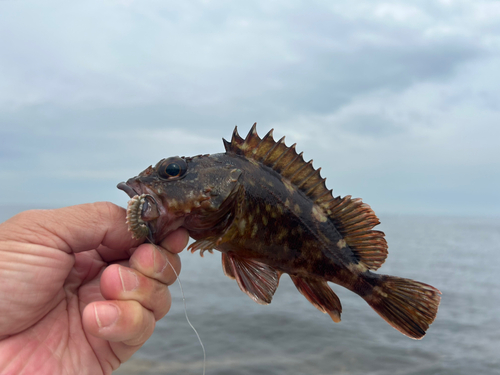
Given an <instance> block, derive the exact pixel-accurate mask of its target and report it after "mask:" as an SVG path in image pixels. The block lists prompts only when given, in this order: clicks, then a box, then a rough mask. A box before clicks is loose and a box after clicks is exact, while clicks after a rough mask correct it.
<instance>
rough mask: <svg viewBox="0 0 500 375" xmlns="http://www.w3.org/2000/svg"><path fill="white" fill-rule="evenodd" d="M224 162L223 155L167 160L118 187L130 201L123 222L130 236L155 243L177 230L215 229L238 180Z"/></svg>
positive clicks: (235, 169) (236, 170) (236, 169)
mask: <svg viewBox="0 0 500 375" xmlns="http://www.w3.org/2000/svg"><path fill="white" fill-rule="evenodd" d="M224 159H225V156H224V154H215V155H198V156H195V157H178V156H175V157H170V158H166V159H162V160H160V161H159V162H158V163H157V164H156V165H155V166H154V167H153V166H149V167H148V168H146V169H145V170H144V171H142V172H141V173H140V174H139V175H138V176H136V177H132V178H130V179H129V180H128V181H127V182H126V183H125V182H121V183H119V184H118V186H117V187H118V188H119V189H121V190H123V191H124V192H125V193H127V194H128V195H129V197H130V198H131V199H130V201H129V204H128V208H127V223H128V225H129V230H130V231H131V232H132V235H133V237H135V238H144V237H148V238H149V240H150V241H151V242H153V243H159V242H161V240H163V238H165V237H166V236H167V235H168V234H169V233H170V232H172V231H174V230H175V229H177V228H179V227H181V226H186V227H189V228H195V227H198V228H201V227H208V226H214V225H216V224H217V223H216V222H217V221H219V220H221V219H222V216H223V215H221V212H222V211H224V212H226V211H227V207H228V206H229V204H228V201H230V199H229V198H230V197H233V196H234V195H235V194H234V192H235V190H237V186H238V184H239V183H238V178H239V176H240V175H241V170H240V169H238V168H236V167H235V166H234V165H232V164H231V163H230V162H228V161H226V160H224Z"/></svg>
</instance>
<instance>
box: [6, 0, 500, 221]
mask: <svg viewBox="0 0 500 375" xmlns="http://www.w3.org/2000/svg"><path fill="white" fill-rule="evenodd" d="M27 4H28V5H29V6H27ZM499 21H500V7H499V6H498V4H497V3H496V2H492V1H486V0H476V1H465V0H462V1H440V2H435V1H427V0H422V1H415V2H412V3H411V4H410V3H401V2H393V1H373V0H370V1H368V0H360V1H356V2H352V1H347V0H344V1H335V2H330V1H328V2H327V1H324V2H322V1H314V2H302V1H276V2H266V1H257V2H251V3H248V2H247V3H228V2H224V1H184V2H173V1H140V2H139V1H113V2H100V1H93V0H92V1H86V2H81V3H67V2H63V1H59V0H58V1H47V2H44V3H43V4H42V3H36V2H33V1H25V2H23V3H22V4H21V3H18V2H0V34H1V35H5V36H8V37H5V38H1V39H0V50H1V51H2V53H1V54H0V147H1V150H0V159H1V160H2V162H3V163H2V167H1V169H0V173H2V175H3V176H6V177H8V179H9V184H8V186H7V187H6V189H7V190H8V191H7V192H6V194H5V196H8V198H4V199H9V201H11V200H12V199H14V198H13V197H16V198H15V199H17V200H22V201H26V200H27V199H28V200H29V199H31V200H32V201H37V202H42V201H43V202H45V203H47V204H53V202H62V201H63V200H64V203H61V204H65V203H68V202H75V201H78V202H81V201H83V200H84V199H85V200H96V199H108V198H109V197H110V196H109V195H106V194H107V193H106V194H104V193H103V191H108V190H107V189H108V188H109V187H110V186H111V188H112V189H114V186H113V184H115V183H116V182H118V181H117V180H122V179H126V178H128V177H131V176H133V175H135V174H137V173H138V172H140V171H141V170H143V169H144V168H145V167H147V166H148V165H149V164H154V163H156V161H158V160H159V159H160V158H162V157H166V156H171V155H193V154H199V153H212V152H221V151H222V150H223V147H222V143H221V140H220V139H221V137H225V138H226V139H227V138H229V137H230V135H231V132H232V129H233V127H234V125H239V129H240V133H241V134H244V133H246V132H247V130H248V129H249V128H250V126H251V124H252V123H253V122H254V121H257V122H258V130H259V133H262V134H265V133H266V132H267V131H268V130H269V129H270V128H271V127H275V128H276V132H275V134H276V136H277V137H278V138H279V137H281V136H282V135H287V142H290V143H293V142H298V146H297V147H298V149H300V150H304V151H305V155H306V157H314V160H315V166H322V167H323V174H324V175H326V176H328V177H329V180H328V181H329V184H331V186H332V187H335V189H336V191H338V192H339V193H340V194H350V193H351V192H352V193H353V194H355V195H361V196H366V193H365V192H366V191H368V192H369V193H368V194H369V198H371V196H373V197H374V198H375V199H377V198H376V197H377V196H379V197H382V198H380V199H381V205H382V206H384V207H389V204H388V202H390V201H391V199H392V198H391V189H392V195H393V196H395V195H398V194H399V196H401V197H402V198H401V201H400V202H407V203H404V206H403V207H404V209H406V210H408V211H411V210H415V209H416V208H418V209H423V210H426V209H428V210H429V212H431V211H432V210H434V209H435V205H436V199H438V198H433V199H432V204H430V203H429V204H427V205H426V204H423V203H422V202H420V201H418V202H416V201H412V199H414V197H415V196H418V194H417V193H416V192H420V193H421V194H422V196H426V197H430V196H432V197H435V196H438V197H441V200H442V201H443V202H445V203H443V206H442V207H440V208H439V209H438V211H439V210H440V212H441V211H442V212H447V210H448V211H449V212H452V211H453V212H455V211H457V210H458V211H460V210H459V209H458V208H457V206H458V199H456V200H452V201H450V200H449V199H448V198H446V196H447V194H448V196H454V197H459V196H463V195H465V194H466V193H473V194H476V196H477V195H478V194H485V195H486V196H492V194H493V191H494V190H495V189H497V188H498V187H500V181H499V180H498V178H496V177H495V176H494V174H492V173H491V171H492V170H495V169H496V170H498V168H499V167H500V166H499V164H500V161H499V156H498V152H497V146H496V140H497V139H498V138H499V136H500V134H498V133H499V130H497V129H498V126H497V123H498V118H499V111H500V108H499V105H498V100H497V98H498V97H499V94H500V92H499V91H500V89H499V87H500V85H499V84H498V83H499V73H498V68H497V67H498V66H499V65H500V56H499V53H498V51H499V49H498V47H499V46H500V28H499V27H498V24H499ZM431 192H432V193H431ZM62 197H66V198H64V199H63V198H62ZM445 198H446V199H445ZM109 199H114V198H109ZM372 199H373V198H371V199H370V200H372ZM429 201H431V200H429ZM412 202H413V203H412ZM415 202H416V203H415ZM481 204H482V206H481ZM478 205H479V206H480V207H479V208H477V207H476V208H471V207H472V206H473V205H471V206H470V207H468V208H467V209H466V211H467V212H469V211H468V210H476V211H477V212H479V211H480V212H494V211H495V210H496V209H497V208H500V207H496V206H492V205H490V206H489V207H488V204H485V203H481V202H479V203H478ZM394 207H395V206H394V205H393V206H392V208H393V209H394ZM495 207H496V208H495ZM396 208H397V207H396Z"/></svg>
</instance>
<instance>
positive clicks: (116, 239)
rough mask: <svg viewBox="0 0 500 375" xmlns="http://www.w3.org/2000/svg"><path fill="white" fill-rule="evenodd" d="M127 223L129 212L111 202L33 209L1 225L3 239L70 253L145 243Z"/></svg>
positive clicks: (126, 247) (113, 248)
mask: <svg viewBox="0 0 500 375" xmlns="http://www.w3.org/2000/svg"><path fill="white" fill-rule="evenodd" d="M125 220H126V211H125V209H124V208H122V207H119V206H117V205H115V204H113V203H110V202H97V203H87V204H81V205H77V206H70V207H64V208H58V209H53V210H31V211H25V212H22V213H20V214H18V215H16V216H14V217H13V218H11V219H9V220H7V221H6V222H4V223H2V224H0V240H7V241H8V240H10V241H16V242H24V243H31V244H36V245H42V246H48V247H52V248H56V249H59V250H61V251H64V252H66V253H68V254H69V253H72V252H75V253H78V252H81V251H86V250H91V249H96V248H98V247H99V246H100V245H102V246H105V247H107V248H109V249H112V250H115V251H127V250H128V249H130V248H131V247H135V246H138V245H139V244H140V243H141V242H142V241H140V240H135V239H133V238H132V236H131V235H130V233H129V232H128V228H127V224H126V223H125ZM127 254H128V253H127Z"/></svg>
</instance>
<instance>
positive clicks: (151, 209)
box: [116, 181, 161, 243]
mask: <svg viewBox="0 0 500 375" xmlns="http://www.w3.org/2000/svg"><path fill="white" fill-rule="evenodd" d="M129 184H130V181H128V182H127V183H125V182H120V183H119V184H118V185H117V186H116V187H117V188H118V189H120V190H123V191H124V192H125V193H127V195H128V196H129V197H130V200H129V202H128V204H127V221H126V223H127V225H128V230H129V232H131V234H132V237H133V238H135V239H138V240H140V239H147V240H149V241H150V242H152V243H155V233H156V228H157V224H158V223H157V221H158V218H159V217H160V216H161V209H160V206H161V205H159V204H158V202H157V199H156V198H155V196H154V194H140V192H141V191H142V190H143V189H141V188H140V186H136V188H135V189H134V188H133V187H132V186H130V185H129Z"/></svg>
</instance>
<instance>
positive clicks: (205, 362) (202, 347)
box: [151, 243, 207, 375]
mask: <svg viewBox="0 0 500 375" xmlns="http://www.w3.org/2000/svg"><path fill="white" fill-rule="evenodd" d="M151 244H152V245H153V246H154V247H155V248H156V249H157V250H158V251H160V252H161V250H160V249H159V248H158V246H156V245H155V244H154V243H151ZM167 264H168V265H169V266H170V268H172V271H174V274H175V276H176V277H177V282H178V283H179V288H180V290H181V295H182V302H183V304H184V315H185V316H186V321H187V322H188V324H189V326H190V327H191V329H192V330H193V331H194V333H195V334H196V337H198V341H199V343H200V345H201V349H202V350H203V375H205V368H206V364H207V354H206V352H205V346H204V345H203V342H202V341H201V338H200V335H199V334H198V331H197V330H196V328H194V326H193V324H192V323H191V321H190V320H189V317H188V313H187V306H186V297H185V296H184V290H183V289H182V283H181V279H180V278H179V275H178V274H177V272H176V271H175V269H174V266H172V264H171V263H170V262H169V261H168V260H167Z"/></svg>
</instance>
